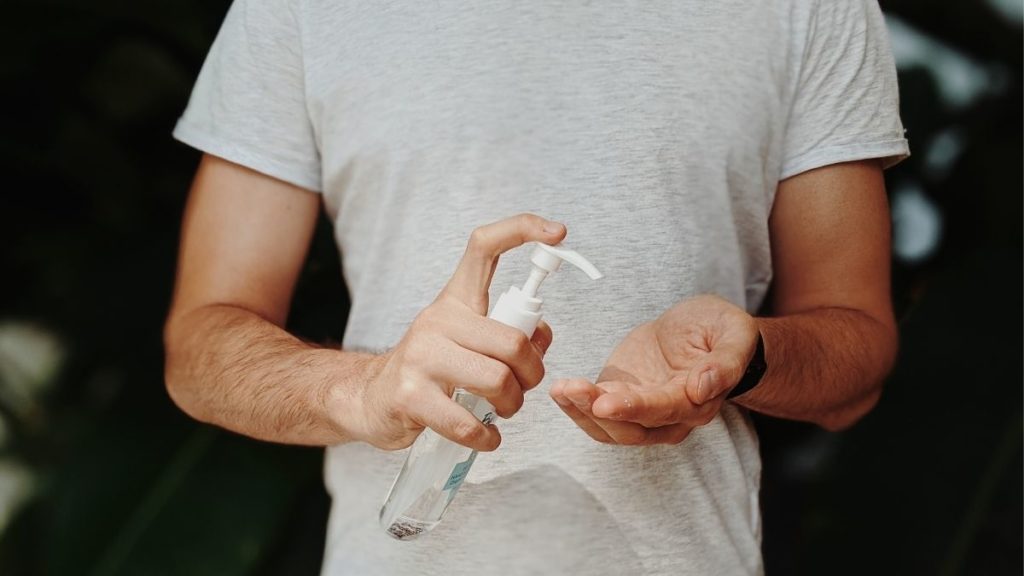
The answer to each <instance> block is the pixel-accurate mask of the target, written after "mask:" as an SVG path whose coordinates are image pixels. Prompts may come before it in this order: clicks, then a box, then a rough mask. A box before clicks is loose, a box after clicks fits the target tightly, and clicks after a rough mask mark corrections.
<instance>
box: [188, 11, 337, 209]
mask: <svg viewBox="0 0 1024 576" xmlns="http://www.w3.org/2000/svg"><path fill="white" fill-rule="evenodd" d="M298 23H299V19H298V16H297V14H296V11H295V7H294V6H292V5H291V0H235V1H234V3H233V4H232V5H231V8H230V9H229V10H228V14H227V16H226V17H225V19H224V23H223V24H222V25H221V28H220V31H219V32H218V34H217V38H216V39H215V40H214V42H213V45H212V46H211V47H210V52H209V54H207V57H206V61H205V62H204V63H203V67H202V70H201V71H200V73H199V78H198V80H197V81H196V84H195V86H194V88H193V89H192V96H191V97H190V99H189V102H188V106H187V107H186V109H185V112H184V114H182V116H181V118H180V119H179V120H178V123H177V125H176V126H175V128H174V132H173V135H174V137H175V138H177V139H178V140H180V141H182V142H184V143H186V144H188V145H190V146H193V147H195V148H198V149H199V150H202V151H203V152H207V153H209V154H212V155H215V156H219V157H221V158H224V159H226V160H230V161H232V162H235V163H238V164H241V165H243V166H246V167H248V168H252V169H253V170H256V171H258V172H262V173H264V174H267V175H269V176H273V177H275V178H278V179H280V180H284V181H286V182H290V183H292V184H295V185H297V186H300V187H302V188H307V189H310V190H314V191H319V190H320V156H319V152H318V150H317V145H316V139H315V137H314V133H313V128H312V125H311V123H310V119H309V114H308V111H307V107H306V96H305V78H304V71H303V60H302V42H301V36H300V30H299V24H298Z"/></svg>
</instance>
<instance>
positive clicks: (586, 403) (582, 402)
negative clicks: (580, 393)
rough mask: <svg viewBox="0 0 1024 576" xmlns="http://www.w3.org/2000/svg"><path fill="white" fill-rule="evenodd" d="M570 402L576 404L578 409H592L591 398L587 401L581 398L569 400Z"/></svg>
mask: <svg viewBox="0 0 1024 576" xmlns="http://www.w3.org/2000/svg"><path fill="white" fill-rule="evenodd" d="M569 400H572V403H573V404H575V405H576V407H577V408H582V409H584V410H586V409H587V408H590V399H589V398H588V399H586V400H582V399H579V398H569Z"/></svg>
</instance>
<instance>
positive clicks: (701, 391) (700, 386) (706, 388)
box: [697, 370, 714, 404]
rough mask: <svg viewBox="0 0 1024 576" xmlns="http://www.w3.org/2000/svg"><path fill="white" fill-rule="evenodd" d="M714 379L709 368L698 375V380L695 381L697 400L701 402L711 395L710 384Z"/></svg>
mask: <svg viewBox="0 0 1024 576" xmlns="http://www.w3.org/2000/svg"><path fill="white" fill-rule="evenodd" d="M713 381H714V374H713V373H712V372H711V370H708V371H707V372H705V373H703V374H701V375H700V381H699V382H698V383H697V402H698V403H700V404H703V403H705V402H707V401H708V399H710V398H711V397H712V396H713V392H712V390H711V385H712V383H713Z"/></svg>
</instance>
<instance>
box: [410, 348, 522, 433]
mask: <svg viewBox="0 0 1024 576" xmlns="http://www.w3.org/2000/svg"><path fill="white" fill-rule="evenodd" d="M531 349H532V347H531ZM433 355H434V358H435V361H434V362H433V363H431V364H430V365H429V366H428V367H427V368H426V369H425V371H426V372H427V374H426V375H427V377H428V378H430V379H431V380H433V381H434V382H438V383H441V385H442V386H443V387H445V388H446V389H447V391H448V392H449V393H450V392H451V391H452V390H454V389H455V388H463V389H465V390H468V391H469V392H472V393H473V394H476V395H477V396H482V397H484V398H486V399H487V401H488V402H490V403H491V405H493V406H494V412H495V413H496V414H497V415H498V416H501V417H502V418H510V417H511V416H512V415H513V414H515V413H516V412H518V411H519V409H520V408H522V406H523V400H524V398H523V390H524V388H523V386H522V385H521V384H520V382H519V380H518V379H516V376H515V373H514V372H513V371H512V369H511V368H509V367H508V366H507V365H505V364H504V363H502V362H499V361H498V360H495V359H494V358H490V357H488V356H485V355H483V354H478V353H476V352H474V351H472V350H467V349H465V348H463V347H461V346H458V345H457V344H455V343H454V342H451V341H447V342H446V341H444V340H440V341H439V342H438V343H437V344H435V350H434V353H433Z"/></svg>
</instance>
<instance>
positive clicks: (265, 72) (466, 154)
mask: <svg viewBox="0 0 1024 576" xmlns="http://www.w3.org/2000/svg"><path fill="white" fill-rule="evenodd" d="M174 135H175V136H176V137H177V138H179V139H180V140H182V141H184V142H186V143H188V144H190V145H192V146H195V147H197V148H199V149H201V150H204V151H206V152H208V153H210V154H214V155H217V156H221V157H223V158H226V159H228V160H231V161H234V162H237V163H240V164H244V165H246V166H248V167H250V168H253V169H255V170H258V171H260V172H263V173H265V174H268V175H270V176H274V177H277V178H280V179H282V180H285V181H288V182H292V183H294V184H297V185H299V186H302V187H305V188H309V189H311V190H315V191H320V192H322V193H323V197H324V203H325V205H326V209H327V212H328V214H329V215H330V217H331V218H332V220H333V221H334V224H335V230H336V232H335V235H336V239H337V242H338V245H339V247H340V249H341V252H342V256H343V269H344V276H345V282H346V285H347V287H348V289H349V292H350V294H351V299H352V309H351V313H350V316H349V320H348V325H347V327H346V330H345V338H344V343H343V347H344V348H346V349H362V350H376V351H379V350H383V349H386V348H388V347H391V346H394V345H395V344H396V343H397V342H398V340H399V339H400V338H401V336H402V335H403V333H404V332H405V330H406V328H407V327H408V326H409V324H410V322H411V321H412V320H413V318H414V317H415V316H416V314H417V313H418V312H419V311H420V310H421V309H422V308H423V307H425V306H426V305H427V304H429V303H430V302H431V300H432V299H433V298H434V297H435V296H436V294H437V292H438V291H439V290H440V289H441V287H442V286H443V285H444V283H445V282H446V281H447V279H448V277H449V276H450V274H451V273H452V271H453V270H454V269H455V265H456V263H457V262H458V260H459V258H460V256H461V255H462V252H463V249H464V247H465V243H466V240H467V238H468V235H469V233H470V231H471V230H472V229H473V228H474V227H476V226H478V225H481V224H484V223H488V222H492V221H494V220H498V219H501V218H504V217H507V216H510V215H512V214H515V213H518V212H524V211H528V212H535V213H538V214H541V215H543V216H545V217H548V218H552V219H557V220H560V221H563V222H565V223H566V224H567V226H568V229H569V235H568V237H567V239H566V243H567V244H568V245H570V246H572V247H573V248H575V249H577V250H578V251H579V252H581V253H582V254H583V255H585V256H586V257H588V258H589V259H591V261H593V262H594V263H595V264H596V265H597V266H598V268H600V269H601V271H602V272H604V273H605V275H606V277H605V278H604V279H603V280H601V281H599V282H591V281H589V280H587V279H586V278H585V277H584V276H583V275H582V274H580V273H578V272H577V271H574V270H572V269H571V267H564V268H563V271H561V272H559V273H558V274H557V275H555V276H554V277H553V278H552V279H550V280H549V281H548V282H546V283H545V285H544V287H543V288H542V296H543V297H544V299H545V304H544V310H545V318H546V319H547V321H548V322H549V323H550V324H551V325H552V327H553V329H554V333H555V341H554V344H553V346H552V347H551V349H550V351H549V352H548V354H547V358H546V360H545V364H546V367H547V373H548V377H547V378H546V379H545V381H544V382H543V383H542V384H541V385H540V387H539V389H538V390H536V391H534V392H532V393H530V394H528V396H527V400H526V403H525V405H524V406H523V408H522V410H521V411H520V412H519V414H517V415H516V416H515V417H513V418H512V419H510V420H508V421H503V422H499V426H500V429H501V431H502V434H503V438H504V442H503V444H502V446H501V447H500V449H499V450H497V451H496V452H494V453H489V454H481V455H480V457H479V458H478V459H477V462H476V465H475V466H474V468H473V470H472V472H471V473H470V476H469V478H468V480H467V482H466V484H465V485H464V486H463V487H462V490H461V492H460V493H459V496H458V498H456V499H455V501H454V502H453V504H452V506H451V508H450V510H449V512H448V515H447V516H446V518H445V520H444V521H443V522H442V523H441V525H440V526H439V527H438V528H437V529H436V530H435V531H434V532H432V533H430V534H428V535H426V536H424V537H422V538H420V539H419V540H417V541H413V542H397V541H395V540H392V539H391V538H389V537H388V536H387V535H385V533H384V532H383V530H382V529H381V528H380V527H379V526H378V523H377V513H378V511H379V509H380V505H381V503H382V502H383V500H384V497H385V495H386V493H387V491H388V489H389V488H390V486H391V482H392V480H393V479H394V476H395V474H396V473H397V472H398V470H399V468H400V467H401V464H402V461H403V458H404V456H405V454H404V452H396V453H388V452H384V451H380V450H377V449H374V448H372V447H370V446H368V445H365V444H359V443H353V444H347V445H342V446H336V447H332V448H330V449H328V451H327V458H326V465H325V479H326V483H327V487H328V490H329V491H330V493H331V495H332V497H333V508H332V511H331V520H330V526H329V530H328V540H327V552H326V557H325V559H324V568H323V571H324V574H330V575H341V574H353V575H361V576H365V575H373V574H438V575H442V574H443V575H446V576H449V575H453V574H488V573H493V574H531V575H532V574H615V575H622V574H674V575H680V574H684V575H685V574H693V575H697V574H700V575H704V574H759V573H761V572H763V568H762V562H761V554H760V543H761V519H760V515H759V502H758V487H759V477H760V459H759V456H758V444H757V436H756V434H755V432H754V429H753V427H752V426H751V422H750V420H749V418H748V415H747V414H746V412H745V411H744V409H742V408H740V407H738V406H736V405H733V404H732V403H726V405H725V406H724V407H723V409H722V411H721V414H720V415H719V416H718V417H716V418H715V419H714V420H713V421H712V422H711V423H710V424H708V425H707V426H704V427H702V428H699V429H697V430H695V431H694V432H693V434H691V436H690V437H689V438H688V439H687V440H685V441H684V442H683V443H681V444H679V445H676V446H649V447H628V446H609V445H603V444H599V443H597V442H595V441H593V440H591V439H590V438H589V437H587V436H586V435H585V434H584V433H583V432H582V431H580V430H579V429H577V428H576V427H575V426H574V425H573V423H572V422H571V421H570V420H569V419H568V418H567V417H565V416H564V415H563V414H562V413H561V412H560V411H559V409H558V407H557V406H555V405H554V403H553V402H552V401H551V400H550V398H549V397H548V394H547V387H548V386H549V384H550V382H551V381H552V379H553V378H557V377H569V376H586V377H589V378H593V377H595V376H596V375H597V374H598V372H599V371H600V369H601V367H602V365H603V363H604V360H605V358H606V357H607V355H608V354H609V352H610V351H611V350H612V348H613V347H614V346H615V345H616V343H617V342H619V341H620V340H621V338H622V337H623V336H624V335H625V334H626V333H627V332H628V331H629V330H630V329H632V328H633V327H634V326H636V325H637V324H639V323H641V322H644V321H647V320H651V319H653V318H655V317H657V316H658V315H659V314H660V313H661V312H663V311H664V310H666V309H668V308H669V307H670V306H671V305H672V304H674V303H675V302H677V301H679V300H681V299H684V298H686V297H688V296H692V295H695V294H700V293H715V294H719V295H721V296H723V297H725V298H728V299H729V300H731V301H732V302H735V303H737V304H739V305H740V306H743V307H745V308H746V309H747V310H749V311H755V310H757V308H758V306H759V305H760V304H761V302H762V300H763V298H764V295H765V291H766V289H767V287H768V284H769V282H770V281H771V277H772V263H771V253H770V248H769V236H768V216H769V213H770V211H771V206H772V201H773V198H774V195H775V191H776V187H777V185H778V182H779V181H780V180H781V179H784V178H786V177H789V176H792V175H794V174H797V173H800V172H803V171H805V170H809V169H812V168H816V167H819V166H823V165H827V164H832V163H836V162H843V161H850V160H857V159H864V158H885V159H886V161H885V163H886V165H889V164H892V163H893V162H895V161H897V160H898V159H900V158H902V157H903V156H905V155H906V154H907V153H908V149H907V143H906V140H904V137H903V129H902V126H901V123H900V119H899V113H898V97H897V87H896V76H895V69H894V65H893V60H892V57H891V54H890V50H889V45H888V38H887V33H886V29H885V26H884V23H883V19H882V15H881V13H880V11H879V8H878V6H877V4H876V2H875V1H874V0H820V1H816V0H765V1H762V2H746V1H738V0H725V1H721V2H708V1H706V0H682V1H673V2H669V1H664V0H647V1H644V2H630V3H621V2H606V1H601V0H594V1H589V2H582V1H581V2H543V1H540V0H518V1H512V0H480V1H476V2H454V1H451V0H430V1H393V2H346V1H343V0H329V1H328V0H236V2H235V4H234V5H233V6H232V8H231V10H230V12H229V13H228V16H227V19H226V20H225V22H224V25H223V28H222V29H221V31H220V34H219V36H218V37H217V40H216V42H215V43H214V45H213V47H212V48H211V50H210V54H209V56H208V58H207V61H206V64H205V66H204V67H203V70H202V73H201V74H200V76H199V80H198V82H197V84H196V86H195V90H194V91H193V93H192V99H191V101H190V102H189V105H188V108H187V110H186V111H185V113H184V115H183V117H182V119H181V120H180V122H179V123H178V125H177V127H176V129H175V132H174ZM837 209H838V207H837ZM527 254H528V251H527V250H525V249H523V250H518V251H514V252H512V253H510V254H508V255H507V256H505V257H504V258H503V259H502V262H501V264H500V265H499V267H498V271H497V273H496V275H495V279H494V284H493V286H492V290H491V295H492V302H493V298H494V297H496V296H497V294H499V293H500V292H502V291H504V290H505V289H506V288H508V286H510V285H513V284H521V283H522V282H523V281H524V280H525V278H526V275H527V272H528V265H527ZM253 505H259V503H253Z"/></svg>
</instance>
